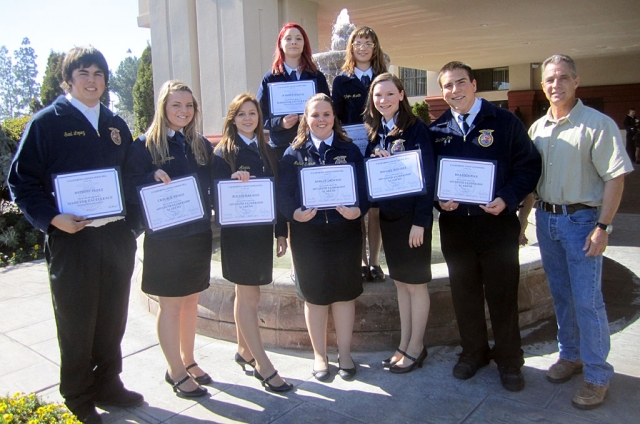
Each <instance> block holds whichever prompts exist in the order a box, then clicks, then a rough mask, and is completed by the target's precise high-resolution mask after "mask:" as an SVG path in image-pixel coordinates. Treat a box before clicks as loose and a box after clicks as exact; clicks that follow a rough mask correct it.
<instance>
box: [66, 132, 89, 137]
mask: <svg viewBox="0 0 640 424" xmlns="http://www.w3.org/2000/svg"><path fill="white" fill-rule="evenodd" d="M64 136H65V137H80V136H82V137H84V136H86V134H85V132H84V131H65V132H64Z"/></svg>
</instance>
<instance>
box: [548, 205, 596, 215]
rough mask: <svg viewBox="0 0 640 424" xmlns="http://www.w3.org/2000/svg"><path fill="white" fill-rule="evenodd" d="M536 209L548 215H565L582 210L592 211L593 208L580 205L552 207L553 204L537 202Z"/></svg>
mask: <svg viewBox="0 0 640 424" xmlns="http://www.w3.org/2000/svg"><path fill="white" fill-rule="evenodd" d="M538 207H539V208H540V209H542V210H543V211H545V212H549V213H565V211H566V213H567V214H572V213H576V212H578V211H581V210H583V209H594V208H595V207H594V206H587V205H585V204H582V203H574V204H572V205H554V204H553V203H547V202H539V203H538Z"/></svg>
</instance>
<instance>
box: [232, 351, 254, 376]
mask: <svg viewBox="0 0 640 424" xmlns="http://www.w3.org/2000/svg"><path fill="white" fill-rule="evenodd" d="M235 361H236V364H238V365H240V367H242V371H244V372H245V374H248V373H249V372H251V371H252V370H249V371H247V370H246V368H245V365H249V366H250V367H251V368H255V367H256V358H251V360H250V361H245V359H244V358H243V357H242V355H240V354H239V353H238V352H236V357H235Z"/></svg>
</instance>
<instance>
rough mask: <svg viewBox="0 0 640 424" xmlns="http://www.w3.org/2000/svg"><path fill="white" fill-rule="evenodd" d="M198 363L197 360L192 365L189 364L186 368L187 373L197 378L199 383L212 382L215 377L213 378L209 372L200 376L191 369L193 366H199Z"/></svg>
mask: <svg viewBox="0 0 640 424" xmlns="http://www.w3.org/2000/svg"><path fill="white" fill-rule="evenodd" d="M197 366H198V364H196V363H195V362H194V363H193V364H191V365H189V366H188V367H187V368H186V370H187V373H188V374H189V375H190V376H191V378H193V379H194V380H196V383H198V384H201V385H203V384H211V383H213V379H212V378H211V376H210V375H209V374H207V373H206V372H205V373H204V375H201V376H200V377H198V376H196V375H193V374H192V373H191V372H190V371H189V370H190V369H191V368H193V367H197Z"/></svg>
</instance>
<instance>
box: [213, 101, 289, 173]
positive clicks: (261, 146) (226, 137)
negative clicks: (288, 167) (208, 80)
mask: <svg viewBox="0 0 640 424" xmlns="http://www.w3.org/2000/svg"><path fill="white" fill-rule="evenodd" d="M247 102H251V103H253V104H254V105H255V107H256V110H257V111H258V126H257V127H256V129H255V131H256V137H257V138H258V150H259V151H260V157H261V158H262V162H263V163H264V165H265V166H267V167H269V168H270V169H271V172H272V173H273V176H274V177H276V178H277V177H278V160H277V159H276V157H275V155H274V154H273V151H272V150H271V147H269V145H268V144H267V140H266V138H265V136H264V123H263V122H264V121H263V119H262V110H261V109H260V103H258V100H256V98H255V97H254V96H253V95H252V94H249V93H243V94H238V95H237V96H236V97H235V98H234V99H233V100H231V104H230V105H229V110H228V111H227V117H226V118H225V120H224V125H223V128H222V139H221V140H220V143H218V145H217V146H216V150H215V151H216V153H220V155H221V156H222V158H223V159H224V160H225V162H227V163H228V164H229V166H230V167H231V172H232V173H233V172H236V171H237V169H236V156H237V154H238V146H237V145H236V141H237V140H238V139H239V138H240V135H239V134H238V127H236V123H235V121H234V120H235V119H236V116H238V112H240V108H241V107H242V105H244V104H245V103H247Z"/></svg>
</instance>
